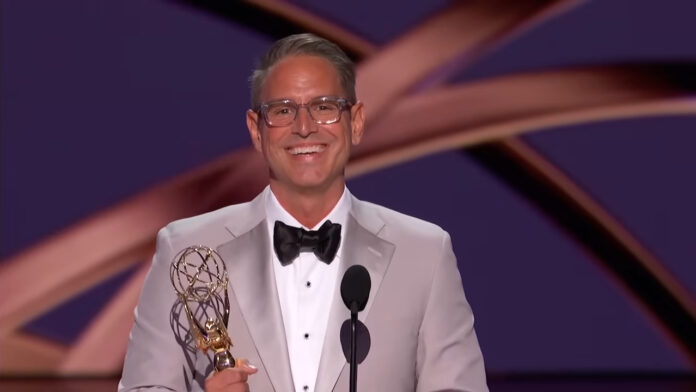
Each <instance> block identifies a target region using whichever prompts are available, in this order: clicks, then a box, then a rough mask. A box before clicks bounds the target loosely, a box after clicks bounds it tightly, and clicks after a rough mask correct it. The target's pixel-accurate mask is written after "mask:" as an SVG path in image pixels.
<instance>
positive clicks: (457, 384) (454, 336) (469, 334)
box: [416, 233, 488, 392]
mask: <svg viewBox="0 0 696 392" xmlns="http://www.w3.org/2000/svg"><path fill="white" fill-rule="evenodd" d="M437 263H438V265H437V266H436V267H435V272H434V275H433V279H432V283H431V287H430V295H429V298H428V301H427V305H426V309H425V313H424V316H423V322H422V324H421V327H420V330H419V335H418V349H417V358H416V370H417V377H418V380H417V388H416V390H417V391H418V392H426V391H427V392H432V391H467V392H480V391H488V387H487V386H486V374H485V369H484V365H483V356H482V354H481V349H480V348H479V344H478V340H477V338H476V332H475V331H474V315H473V313H472V312H471V307H470V306H469V303H468V302H467V300H466V297H465V295H464V289H463V288H462V281H461V277H460V275H459V270H458V268H457V260H456V258H455V256H454V252H453V250H452V242H451V240H450V237H449V235H448V234H447V233H444V234H443V239H442V249H441V254H440V257H439V258H438V259H437Z"/></svg>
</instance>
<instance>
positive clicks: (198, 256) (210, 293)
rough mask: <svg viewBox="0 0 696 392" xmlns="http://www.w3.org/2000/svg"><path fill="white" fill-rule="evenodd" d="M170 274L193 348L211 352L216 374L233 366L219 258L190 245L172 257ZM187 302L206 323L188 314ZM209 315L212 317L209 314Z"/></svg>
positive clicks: (223, 270)
mask: <svg viewBox="0 0 696 392" xmlns="http://www.w3.org/2000/svg"><path fill="white" fill-rule="evenodd" d="M169 272H170V278H171V281H172V285H173V286H174V290H175V291H176V293H177V295H178V296H179V299H180V301H181V303H182V304H183V308H184V311H185V312H186V317H187V318H188V321H189V325H190V327H191V334H192V335H193V337H194V338H195V340H196V346H197V347H198V348H199V349H200V350H201V351H203V352H207V351H208V350H209V349H212V350H213V352H214V353H215V355H214V357H213V362H214V365H215V370H216V371H218V372H219V371H222V370H223V369H227V368H231V367H234V366H235V359H234V358H233V357H232V354H231V353H230V347H232V340H231V339H230V336H229V335H228V334H227V328H226V325H227V321H228V320H229V316H230V299H229V296H228V295H227V268H226V267H225V263H224V262H223V261H222V258H221V257H220V255H219V254H217V252H215V251H214V250H212V249H210V248H208V247H206V246H190V247H188V248H186V249H184V250H182V251H181V252H179V253H178V254H177V255H176V257H174V260H172V264H171V267H170V269H169ZM221 296H222V297H223V298H221ZM189 302H195V303H197V304H198V306H199V308H200V309H204V314H206V321H205V322H204V323H203V325H201V323H199V322H198V320H197V318H196V317H195V315H194V313H193V312H192V311H191V308H190V307H189ZM220 308H222V309H220ZM210 312H212V313H213V316H214V317H212V316H211V315H208V313H210Z"/></svg>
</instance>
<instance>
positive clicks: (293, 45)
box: [249, 34, 356, 110]
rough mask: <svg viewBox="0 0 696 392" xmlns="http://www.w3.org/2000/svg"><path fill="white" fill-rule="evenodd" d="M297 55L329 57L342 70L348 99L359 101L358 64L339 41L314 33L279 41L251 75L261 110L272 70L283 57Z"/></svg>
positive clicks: (255, 106)
mask: <svg viewBox="0 0 696 392" xmlns="http://www.w3.org/2000/svg"><path fill="white" fill-rule="evenodd" d="M293 55H310V56H317V57H321V58H323V59H326V60H328V61H329V62H330V63H331V64H332V65H333V66H334V68H336V71H337V72H338V76H339V78H340V82H341V87H342V88H343V91H344V93H345V94H346V97H345V98H346V99H347V100H348V101H349V102H350V103H355V102H356V96H355V66H354V65H353V61H351V59H350V58H349V57H348V56H347V55H346V54H345V52H344V51H343V50H341V48H340V47H339V46H338V45H336V44H335V43H333V42H331V41H329V40H326V39H324V38H321V37H318V36H316V35H314V34H295V35H290V36H287V37H285V38H283V39H280V40H278V41H276V42H275V43H274V44H273V45H272V46H271V47H270V49H268V51H267V52H266V54H265V55H263V56H262V57H261V58H260V59H259V61H258V63H257V66H256V69H254V71H253V72H252V74H251V77H250V78H249V81H250V83H251V107H252V109H254V110H258V108H259V106H261V102H259V100H260V95H261V88H262V87H263V84H264V82H265V81H266V76H268V70H269V69H270V68H271V67H272V66H273V65H275V64H276V63H277V62H279V61H280V60H282V59H283V58H285V57H288V56H293Z"/></svg>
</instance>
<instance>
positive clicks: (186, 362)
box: [118, 228, 199, 391]
mask: <svg viewBox="0 0 696 392" xmlns="http://www.w3.org/2000/svg"><path fill="white" fill-rule="evenodd" d="M174 256H175V254H174V253H173V251H172V247H171V245H170V239H169V235H168V230H167V228H164V229H162V230H160V232H159V233H158V235H157V250H156V252H155V255H154V257H153V260H152V266H151V268H150V271H149V272H148V274H147V277H146V278H145V283H144V285H143V289H142V292H141V294H140V299H139V301H138V305H137V307H136V308H135V323H134V324H133V329H132V330H131V333H130V339H129V342H128V350H127V352H126V359H125V363H124V367H123V374H122V376H121V381H120V382H119V385H118V390H119V391H137V390H142V389H148V390H163V391H188V390H195V389H199V388H197V385H192V381H191V380H192V379H193V377H194V375H193V374H192V369H193V368H194V366H192V363H191V362H192V361H194V360H195V359H192V357H191V356H190V354H189V356H187V354H186V351H185V350H184V349H183V348H182V346H181V340H182V337H181V336H179V337H177V335H176V333H177V332H178V333H179V334H182V333H183V334H184V335H185V331H186V330H187V329H184V328H182V324H181V320H182V319H181V318H178V317H176V315H177V314H178V313H177V312H178V310H179V311H180V309H179V308H180V306H179V307H177V305H178V301H177V297H176V293H175V291H174V288H173V287H172V285H171V283H170V279H169V268H170V264H171V261H172V258H173V257H174ZM177 309H178V310H177ZM184 322H185V321H184ZM183 326H185V327H187V326H186V325H185V324H183ZM177 343H179V344H177ZM193 355H194V357H193V358H195V353H194V354H193ZM194 384H195V383H194Z"/></svg>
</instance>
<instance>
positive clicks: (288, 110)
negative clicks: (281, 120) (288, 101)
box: [268, 105, 295, 116]
mask: <svg viewBox="0 0 696 392" xmlns="http://www.w3.org/2000/svg"><path fill="white" fill-rule="evenodd" d="M294 112H295V111H294V110H293V108H292V107H291V106H288V105H277V106H271V107H270V108H269V110H268V113H269V114H270V115H272V116H287V115H290V114H293V113H294Z"/></svg>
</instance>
